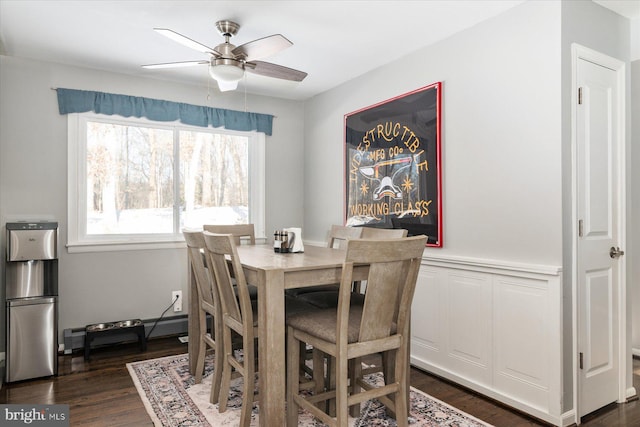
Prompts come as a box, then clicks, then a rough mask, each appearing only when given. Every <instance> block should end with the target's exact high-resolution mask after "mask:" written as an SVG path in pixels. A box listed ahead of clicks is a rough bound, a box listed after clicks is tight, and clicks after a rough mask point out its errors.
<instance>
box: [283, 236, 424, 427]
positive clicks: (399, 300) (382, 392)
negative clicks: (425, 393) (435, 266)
mask: <svg viewBox="0 0 640 427" xmlns="http://www.w3.org/2000/svg"><path fill="white" fill-rule="evenodd" d="M426 241H427V238H426V236H415V237H407V238H405V239H385V240H372V239H368V240H364V239H357V240H349V242H348V243H347V249H346V255H345V261H344V264H343V267H342V280H341V283H340V296H339V301H338V306H337V308H335V309H325V310H318V311H315V312H310V313H298V314H295V315H292V316H290V317H289V318H288V319H287V342H288V348H289V351H288V354H287V367H288V369H287V425H297V424H298V412H299V408H300V407H301V408H303V409H305V410H306V411H308V412H309V413H311V414H312V415H313V416H314V417H316V418H318V419H320V420H321V421H322V422H324V423H326V424H328V425H330V426H340V427H341V426H346V425H347V424H348V415H349V407H350V406H355V405H358V404H360V403H361V402H364V401H366V400H369V399H373V398H377V399H378V400H379V401H380V402H381V403H383V404H384V405H385V406H386V407H387V408H388V409H391V410H392V411H393V412H394V413H395V414H396V421H397V425H398V426H406V425H407V414H408V396H407V394H406V393H405V390H407V389H408V387H409V378H408V375H407V372H408V369H407V367H406V366H405V365H406V364H407V363H408V362H407V361H408V353H409V340H410V337H409V335H408V333H409V323H410V320H411V319H410V312H411V309H410V308H411V303H412V300H413V295H414V291H415V286H416V281H417V277H418V271H419V268H420V262H421V260H422V253H423V251H424V248H425V244H426ZM363 266H368V274H367V283H368V290H367V292H366V294H365V296H364V298H365V299H364V304H363V305H353V304H352V303H351V300H352V298H351V284H352V282H353V273H354V268H363ZM300 342H304V343H307V344H310V345H312V346H313V347H314V348H317V349H320V350H321V351H323V352H324V353H326V354H328V355H330V356H331V357H332V358H333V359H334V361H335V365H336V385H335V388H334V389H331V390H327V391H324V392H321V393H315V394H312V395H308V394H305V395H303V394H300V390H299V387H298V383H299V378H298V375H299V371H298V369H295V367H296V366H297V363H298V359H299V353H298V352H299V349H300ZM382 351H385V352H392V353H395V357H394V363H395V366H394V367H393V377H394V378H393V380H392V381H386V383H385V384H384V385H382V386H379V387H378V386H377V385H375V384H370V383H368V382H366V381H365V380H364V379H363V377H362V374H361V371H362V369H361V366H362V365H361V359H362V358H363V357H365V356H368V355H370V354H376V353H379V352H382ZM350 382H351V383H350ZM363 390H364V391H363ZM331 399H335V400H336V415H335V417H334V416H330V415H329V414H328V413H327V412H326V411H325V410H323V409H322V408H323V406H322V405H318V402H322V401H327V400H331Z"/></svg>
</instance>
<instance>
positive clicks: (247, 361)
mask: <svg viewBox="0 0 640 427" xmlns="http://www.w3.org/2000/svg"><path fill="white" fill-rule="evenodd" d="M242 344H243V345H242V347H243V350H244V353H245V357H244V359H243V362H242V366H243V368H244V369H243V370H244V373H243V384H244V385H243V388H242V409H241V411H240V426H241V427H249V424H251V410H252V409H253V400H254V399H253V396H254V388H255V378H256V375H255V372H256V371H255V360H256V357H255V354H254V346H253V340H247V339H244V337H243V343H242ZM252 356H253V357H252Z"/></svg>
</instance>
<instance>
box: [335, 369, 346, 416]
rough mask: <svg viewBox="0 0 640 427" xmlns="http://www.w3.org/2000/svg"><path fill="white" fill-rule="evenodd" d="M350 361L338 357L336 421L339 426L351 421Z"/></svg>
mask: <svg viewBox="0 0 640 427" xmlns="http://www.w3.org/2000/svg"><path fill="white" fill-rule="evenodd" d="M347 365H348V363H347V361H346V360H344V358H342V359H340V360H337V359H336V423H337V425H338V426H346V425H348V422H349V408H348V407H347V404H348V402H347V399H348V395H349V379H348V367H347Z"/></svg>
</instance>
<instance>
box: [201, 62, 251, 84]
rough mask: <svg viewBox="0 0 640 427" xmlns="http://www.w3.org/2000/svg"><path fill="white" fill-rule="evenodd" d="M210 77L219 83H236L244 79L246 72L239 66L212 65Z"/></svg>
mask: <svg viewBox="0 0 640 427" xmlns="http://www.w3.org/2000/svg"><path fill="white" fill-rule="evenodd" d="M209 75H211V77H212V78H213V79H214V80H216V81H218V82H224V83H234V82H238V81H240V79H242V76H243V75H244V70H243V69H242V68H241V67H239V66H237V65H230V64H219V65H214V64H211V65H210V66H209Z"/></svg>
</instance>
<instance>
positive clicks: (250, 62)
mask: <svg viewBox="0 0 640 427" xmlns="http://www.w3.org/2000/svg"><path fill="white" fill-rule="evenodd" d="M216 28H217V29H218V31H219V32H220V34H221V35H222V36H224V39H225V40H224V43H220V44H219V45H218V46H216V47H215V48H210V47H208V46H205V45H203V44H202V43H199V42H197V41H195V40H192V39H190V38H189V37H186V36H183V35H182V34H180V33H176V32H175V31H173V30H169V29H166V28H154V30H155V31H156V32H158V33H159V34H162V35H163V36H165V37H168V38H170V39H171V40H173V41H176V42H178V43H180V44H182V45H184V46H187V47H189V48H191V49H195V50H197V51H199V52H202V53H206V54H208V55H209V60H200V61H182V62H167V63H163V64H149V65H143V66H142V67H143V68H150V69H157V68H175V67H189V66H193V65H203V64H207V65H209V74H210V75H211V77H212V78H213V79H214V80H215V81H216V82H217V83H218V87H219V88H220V91H222V92H225V91H230V90H235V89H236V88H237V87H238V82H239V81H240V79H241V78H242V76H243V75H244V72H245V71H247V72H250V73H254V74H259V75H261V76H267V77H275V78H277V79H284V80H292V81H296V82H301V81H302V80H303V79H304V78H305V77H306V76H307V73H305V72H303V71H298V70H294V69H292V68H287V67H283V66H282V65H277V64H272V63H270V62H264V61H258V59H261V58H265V57H267V56H270V55H273V54H275V53H277V52H279V51H281V50H283V49H286V48H288V47H290V46H292V45H293V43H291V42H290V41H289V40H287V39H286V38H285V37H284V36H282V35H281V34H274V35H271V36H267V37H263V38H261V39H257V40H253V41H250V42H248V43H245V44H243V45H240V46H237V47H236V46H234V45H233V44H231V43H229V39H230V38H231V37H232V36H234V35H235V34H236V33H237V32H238V30H239V29H240V25H238V24H236V23H235V22H232V21H227V20H224V21H218V22H216Z"/></svg>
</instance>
